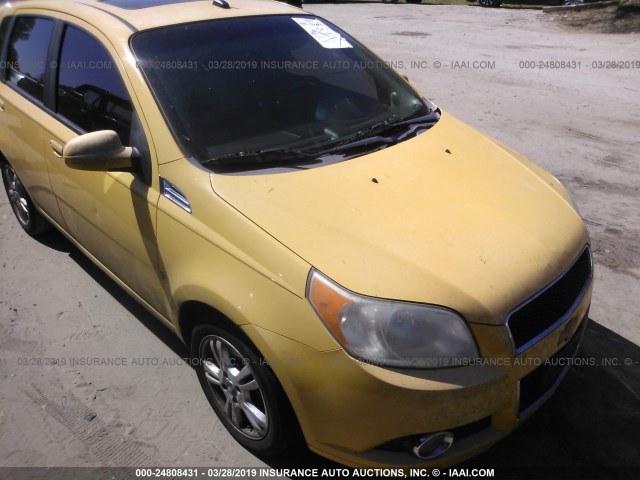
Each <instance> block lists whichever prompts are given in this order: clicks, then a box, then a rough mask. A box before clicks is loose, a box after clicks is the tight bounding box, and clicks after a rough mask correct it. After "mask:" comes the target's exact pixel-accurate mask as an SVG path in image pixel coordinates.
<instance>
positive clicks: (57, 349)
mask: <svg viewBox="0 0 640 480" xmlns="http://www.w3.org/2000/svg"><path fill="white" fill-rule="evenodd" d="M308 9H309V10H310V11H312V12H314V13H317V14H319V15H321V16H324V17H326V18H327V19H329V20H332V21H334V22H335V23H337V24H338V25H340V26H341V27H343V28H345V29H346V30H347V31H349V32H350V33H352V34H353V35H354V36H355V37H356V38H358V39H359V40H361V41H363V42H364V43H366V44H367V45H368V46H370V47H371V48H372V49H373V50H374V51H376V52H377V53H378V54H380V55H381V56H382V57H383V58H384V59H386V60H390V61H393V62H395V64H396V65H397V66H398V68H399V70H401V71H402V72H403V73H405V74H406V75H407V76H408V77H409V78H410V80H411V81H412V83H413V84H414V85H415V86H416V87H417V88H418V89H419V90H421V91H422V92H423V93H424V94H425V96H427V97H429V98H430V99H432V100H433V101H434V102H435V103H437V104H438V105H439V106H441V107H442V108H444V109H446V110H448V111H449V112H450V113H452V114H454V115H456V116H458V117H459V118H461V119H462V120H464V121H466V122H467V123H469V124H471V125H473V126H474V127H476V128H478V129H480V130H482V131H484V132H485V133H487V134H489V135H490V136H493V137H495V138H497V139H498V140H500V141H502V142H504V143H506V144H507V145H509V146H511V147H512V148H514V149H516V150H518V151H520V152H522V153H524V154H525V155H527V156H528V157H529V158H531V159H532V160H534V161H536V162H537V163H539V164H541V165H543V166H544V167H545V168H547V169H548V170H550V171H551V172H553V173H554V174H555V175H556V176H558V178H559V179H561V180H562V181H563V182H564V183H565V184H566V185H567V186H568V187H569V188H570V189H571V190H572V191H573V192H574V194H575V197H576V200H577V202H578V204H579V206H580V209H581V211H582V214H583V216H584V217H585V218H586V221H587V223H588V226H589V230H590V232H591V234H592V237H593V244H594V250H595V258H596V262H597V270H596V285H595V293H594V300H593V307H592V310H591V317H592V318H593V319H594V320H595V321H597V322H598V323H600V324H601V325H604V326H606V327H608V328H610V329H612V330H614V331H615V332H617V333H618V334H620V335H621V336H622V337H625V338H626V339H628V340H631V342H633V343H635V344H640V326H639V324H638V321H637V312H638V311H639V310H640V242H639V241H638V239H639V238H640V153H639V152H640V137H639V136H638V132H639V131H640V128H639V127H640V68H637V67H638V66H637V65H636V68H635V69H632V68H615V69H612V68H608V69H607V68H600V67H602V66H606V65H605V64H602V63H601V62H606V61H622V62H624V61H640V56H639V52H640V34H628V35H617V34H598V33H580V32H577V31H575V30H566V29H563V28H562V27H560V26H558V25H557V24H555V23H554V22H553V21H552V20H551V19H550V18H549V16H548V15H546V14H543V13H541V12H538V11H530V10H522V11H518V10H504V9H481V8H474V7H466V6H428V5H404V4H402V5H382V4H357V5H347V4H339V5H323V4H314V5H309V6H308ZM556 61H557V62H556ZM538 62H542V63H538ZM545 62H547V63H545ZM548 62H552V63H548ZM558 62H565V63H564V66H563V64H562V63H558ZM571 62H575V63H571ZM625 65H626V64H624V63H622V64H621V65H618V66H622V67H624V66H625ZM550 67H555V68H550ZM571 67H575V68H571ZM478 168H482V167H481V166H478ZM0 272H1V276H0V385H1V387H0V466H127V465H141V464H149V465H165V466H171V465H190V466H196V465H201V466H226V467H229V466H245V467H246V466H260V465H263V464H262V463H261V461H260V460H258V459H256V458H255V457H253V456H251V455H250V454H248V453H247V452H246V451H244V450H243V449H242V448H241V447H239V446H238V445H237V444H236V443H235V442H234V441H233V440H232V439H231V437H230V436H229V435H228V434H227V433H226V432H225V431H224V430H223V428H222V426H221V425H220V424H219V422H218V421H217V419H216V418H215V416H214V414H213V412H212V411H211V410H210V407H209V405H208V404H207V402H206V400H205V397H204V395H203V394H202V393H201V390H200V387H199V385H198V382H197V379H196V376H195V374H194V372H193V371H192V370H191V368H190V367H189V366H188V365H186V364H184V362H181V361H179V360H178V359H179V358H180V357H182V356H185V355H186V350H185V349H184V348H183V347H181V345H180V343H179V341H178V340H177V339H175V338H173V337H172V336H171V334H170V333H168V332H167V331H166V330H165V329H164V328H162V327H161V326H159V324H157V323H156V322H155V321H154V320H153V319H152V318H151V317H150V316H149V315H148V314H146V313H145V312H144V310H143V309H142V308H141V307H138V306H137V305H136V304H135V303H134V302H133V301H131V300H130V299H129V298H128V297H127V296H126V294H124V293H123V292H122V291H120V290H119V289H118V288H117V287H115V286H114V284H113V283H112V282H111V281H110V280H108V279H107V277H106V276H104V275H103V274H101V273H100V272H99V271H98V270H97V268H95V267H94V266H93V265H92V264H90V262H89V261H88V260H86V259H84V257H83V256H82V255H81V254H80V253H79V252H78V251H77V250H75V249H74V248H73V247H72V246H71V245H70V244H69V243H68V242H67V241H66V240H64V239H63V238H62V236H61V235H59V234H57V233H52V234H48V235H46V236H44V237H43V238H42V239H41V241H36V240H33V239H31V238H29V237H28V236H26V235H25V234H23V233H22V231H21V230H20V228H19V226H18V224H17V222H16V221H15V220H14V218H13V215H12V212H11V210H10V207H9V205H8V203H7V199H6V196H5V195H4V192H2V193H1V194H0ZM150 330H151V332H150ZM603 331H604V329H603ZM617 341H618V340H617ZM619 341H620V342H623V343H624V341H623V340H622V339H620V340H619ZM594 345H599V344H594ZM625 345H626V346H625V348H628V349H630V350H629V351H632V352H636V353H637V347H635V346H633V345H632V344H631V343H626V344H625ZM594 348H595V347H594ZM598 348H599V347H598ZM634 348H635V350H634ZM93 358H110V359H121V360H120V361H121V363H126V365H122V364H121V365H119V366H105V365H100V364H95V362H94V361H93ZM36 359H56V360H57V363H55V364H51V365H38V364H37V360H36ZM72 359H75V360H79V361H80V362H83V363H84V364H73V365H72ZM636 360H637V361H640V358H636ZM25 361H26V363H27V365H24V363H25ZM63 363H64V364H63ZM92 363H93V364H92ZM613 375H614V376H615V375H618V373H616V372H615V371H614V372H613ZM618 376H619V375H618ZM575 378H576V377H574V379H575ZM580 378H582V377H580ZM621 381H622V380H621ZM574 383H575V382H574ZM577 385H578V387H577V388H580V387H579V384H577ZM625 385H626V383H625ZM627 387H628V385H627ZM623 390H624V389H623ZM628 390H629V391H630V392H631V395H632V396H631V397H625V398H628V399H629V398H630V399H631V400H629V401H635V402H636V403H635V404H633V403H631V404H630V405H631V406H632V407H633V405H635V407H634V408H635V411H636V412H637V411H640V408H638V398H640V397H639V396H638V389H637V384H636V386H635V387H633V388H632V387H628ZM634 392H635V393H634ZM627 395H629V394H628V392H627ZM634 397H635V400H634ZM578 398H579V397H578ZM578 401H579V400H578ZM554 402H555V404H558V401H557V400H556V399H554ZM545 408H546V407H545ZM602 408H604V407H602ZM545 411H546V412H549V410H548V409H547V410H545ZM551 414H553V412H551ZM545 415H546V416H545ZM558 415H559V417H558V418H560V421H562V418H563V417H562V415H561V414H560V413H558ZM585 415H589V412H585ZM550 418H551V419H555V418H556V417H553V415H552V416H551V417H549V413H547V414H543V415H539V416H537V417H534V418H533V419H532V420H531V421H530V422H529V423H528V424H527V428H528V429H529V430H528V431H529V432H530V431H531V429H534V431H536V432H537V435H538V437H539V438H540V439H541V440H542V441H545V438H547V436H552V435H554V434H553V433H551V430H552V429H553V428H554V425H553V424H554V422H555V420H554V421H551V420H549V419H550ZM636 420H637V419H636ZM576 421H582V422H584V419H582V420H580V419H576ZM629 421H630V422H632V421H634V420H633V419H630V420H629ZM627 423H628V422H627ZM555 425H556V426H557V423H556V424H555ZM636 425H637V422H636ZM537 426H538V427H539V428H538V427H537ZM536 428H538V430H535V429H536ZM547 428H548V429H549V430H545V429H547ZM636 433H637V430H636ZM623 439H624V437H623ZM631 443H632V444H633V442H631ZM635 443H636V444H637V436H636V437H635ZM510 444H511V445H513V448H514V449H515V448H520V449H522V448H525V447H527V440H526V437H525V438H523V435H521V434H519V433H517V434H516V435H515V436H514V437H512V439H511V440H510ZM596 446H597V444H596ZM502 448H503V450H504V448H507V449H508V448H509V447H502ZM527 448H530V445H529V446H528V447H527ZM637 448H638V447H637V445H636V450H631V451H628V450H627V451H626V453H625V454H630V455H631V457H628V458H632V456H633V454H635V458H636V459H637V458H640V452H638V450H637ZM508 453H509V452H508V450H507V454H508ZM545 458H546V457H545ZM297 461H298V462H303V463H304V462H308V463H314V462H319V463H320V464H322V462H320V461H319V460H318V459H317V458H316V457H314V456H313V455H310V454H309V455H307V456H304V457H303V459H302V460H300V459H298V460H297ZM555 461H557V462H560V464H561V465H566V466H569V465H573V464H574V463H575V461H576V460H575V458H573V459H572V458H566V459H557V458H556V459H555ZM596 461H598V460H596ZM562 462H565V463H562ZM532 464H535V462H534V461H533V460H532ZM634 465H635V464H634ZM485 466H487V464H485ZM488 466H491V465H488Z"/></svg>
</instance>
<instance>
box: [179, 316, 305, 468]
mask: <svg viewBox="0 0 640 480" xmlns="http://www.w3.org/2000/svg"><path fill="white" fill-rule="evenodd" d="M191 356H192V358H193V359H194V364H195V368H196V371H197V374H198V380H200V386H201V387H202V389H203V390H204V392H205V395H206V396H207V399H208V400H209V403H210V404H211V407H212V408H213V410H214V412H215V413H216V415H217V416H218V418H219V419H220V421H221V422H222V424H223V425H224V426H225V428H226V429H227V430H228V431H229V433H230V434H231V435H232V436H233V437H234V438H235V439H236V440H237V441H238V443H240V444H241V445H242V446H243V447H244V448H246V449H247V450H249V451H250V452H252V453H254V454H256V455H260V456H263V457H273V456H277V455H280V454H282V453H284V452H286V451H287V450H289V449H290V448H291V447H292V446H293V445H295V444H296V442H298V440H299V439H300V438H301V437H302V435H301V433H300V427H299V426H298V422H297V420H296V419H295V415H294V413H293V409H292V408H291V405H290V404H289V401H288V399H287V398H286V395H285V393H284V391H283V389H282V387H281V386H280V383H279V382H278V380H277V378H276V376H275V375H274V373H273V371H271V368H270V367H269V366H268V365H267V363H266V362H265V360H264V359H263V358H262V356H261V355H260V354H259V352H258V351H257V350H256V348H255V347H254V346H253V345H252V344H251V342H250V341H249V340H248V339H245V338H244V335H241V334H238V335H236V334H234V333H230V332H229V331H227V330H225V329H222V328H219V327H214V326H211V325H200V326H198V327H196V328H195V329H194V331H193V335H192V340H191ZM224 365H226V367H224ZM221 367H222V368H221Z"/></svg>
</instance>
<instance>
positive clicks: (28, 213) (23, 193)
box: [0, 162, 51, 235]
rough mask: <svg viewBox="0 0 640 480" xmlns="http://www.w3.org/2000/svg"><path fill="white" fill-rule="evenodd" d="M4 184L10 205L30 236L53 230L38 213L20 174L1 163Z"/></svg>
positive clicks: (6, 164)
mask: <svg viewBox="0 0 640 480" xmlns="http://www.w3.org/2000/svg"><path fill="white" fill-rule="evenodd" d="M0 169H2V182H3V183H4V189H5V191H6V192H7V197H8V198H9V203H10V204H11V208H12V209H13V213H14V214H15V216H16V219H17V220H18V223H19V224H20V226H21V227H22V228H23V229H24V231H25V232H27V233H28V234H29V235H38V234H39V233H42V232H45V231H47V230H49V229H50V228H51V225H50V224H49V222H47V220H46V219H45V218H44V217H43V216H42V215H41V214H40V212H38V210H37V209H36V207H35V205H34V204H33V200H31V197H30V196H29V194H28V193H27V190H26V189H25V188H24V185H23V184H22V182H21V181H20V178H19V177H18V174H17V173H16V171H15V170H14V169H13V167H12V166H11V165H9V164H8V163H6V162H4V163H0Z"/></svg>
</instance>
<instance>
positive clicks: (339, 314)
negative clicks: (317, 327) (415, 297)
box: [307, 271, 478, 368]
mask: <svg viewBox="0 0 640 480" xmlns="http://www.w3.org/2000/svg"><path fill="white" fill-rule="evenodd" d="M307 295H308V298H309V301H310V302H311V304H312V305H313V307H314V308H315V310H316V312H317V313H318V315H319V316H320V318H321V319H322V320H323V321H324V323H325V325H326V326H327V327H328V328H329V330H330V331H331V333H333V335H334V336H335V337H336V339H337V340H338V341H339V342H340V343H341V344H342V346H343V347H344V349H345V350H346V351H347V352H349V353H350V354H351V355H353V356H354V357H357V358H360V359H362V360H365V361H367V362H371V363H373V364H378V365H388V366H394V367H413V368H439V367H452V366H460V365H467V364H469V363H471V362H473V361H474V360H475V359H477V358H478V349H477V348H476V344H475V341H474V340H473V336H472V335H471V332H470V331H469V329H468V327H467V324H466V323H465V321H464V320H463V319H462V318H461V317H460V316H459V315H458V314H456V313H455V312H453V311H451V310H448V309H446V308H443V307H437V306H431V305H421V304H415V303H408V302H396V301H391V300H380V299H376V298H370V297H365V296H362V295H358V294H356V293H353V292H350V291H348V290H345V289H344V288H342V287H340V286H339V285H336V284H335V283H333V282H332V281H331V280H329V279H327V278H326V277H324V276H323V275H322V274H320V273H319V272H317V271H313V272H312V273H311V277H310V279H309V289H308V293H307Z"/></svg>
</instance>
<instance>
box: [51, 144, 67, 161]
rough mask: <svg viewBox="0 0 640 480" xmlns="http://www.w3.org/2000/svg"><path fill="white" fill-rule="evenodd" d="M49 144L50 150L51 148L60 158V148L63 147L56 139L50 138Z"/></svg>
mask: <svg viewBox="0 0 640 480" xmlns="http://www.w3.org/2000/svg"><path fill="white" fill-rule="evenodd" d="M49 146H50V147H51V150H53V154H54V155H55V156H56V157H59V158H62V150H63V148H64V147H63V146H62V145H60V143H59V142H57V141H56V140H51V141H49Z"/></svg>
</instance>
